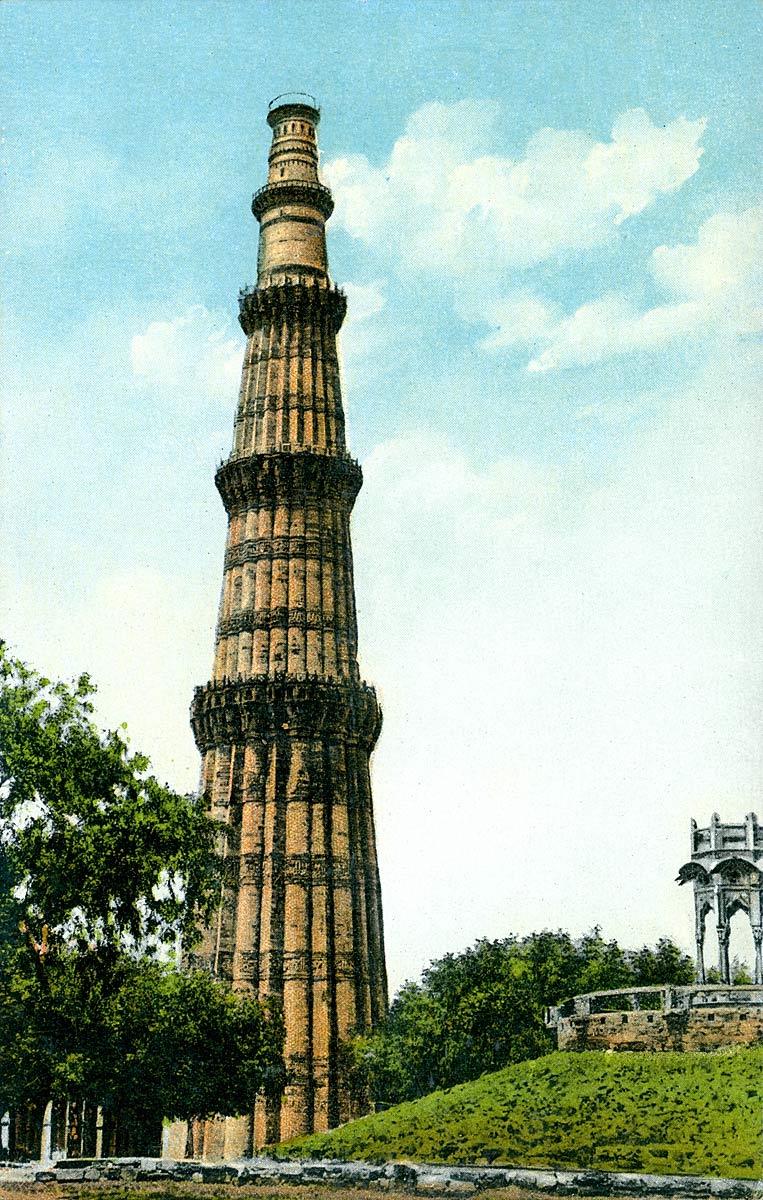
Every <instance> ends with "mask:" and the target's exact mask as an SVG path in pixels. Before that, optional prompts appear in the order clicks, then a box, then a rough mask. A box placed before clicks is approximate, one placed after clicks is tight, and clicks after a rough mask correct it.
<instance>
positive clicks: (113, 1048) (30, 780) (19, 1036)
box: [0, 646, 283, 1128]
mask: <svg viewBox="0 0 763 1200" xmlns="http://www.w3.org/2000/svg"><path fill="white" fill-rule="evenodd" d="M93 692H94V688H93V685H92V684H91V683H90V681H89V679H88V677H87V676H86V675H83V676H81V677H80V678H79V679H78V680H77V682H76V683H75V684H74V685H73V686H71V687H69V686H67V685H65V684H62V683H51V682H50V681H49V680H47V679H45V678H43V677H42V676H40V675H39V674H37V673H36V672H35V671H33V670H32V669H30V668H29V667H27V666H25V665H24V664H22V663H20V662H18V661H16V660H14V659H13V658H11V657H10V655H9V654H8V653H7V651H6V650H5V648H4V647H2V646H0V1112H2V1111H5V1110H6V1109H8V1108H14V1107H18V1106H21V1105H29V1104H32V1105H37V1106H38V1107H39V1106H40V1105H44V1103H45V1102H46V1101H47V1100H48V1099H51V1098H52V1099H55V1098H60V1099H71V1098H74V1097H77V1098H86V1099H89V1100H90V1101H92V1102H93V1103H96V1104H102V1105H104V1106H106V1107H107V1108H109V1107H110V1108H111V1109H112V1110H113V1111H117V1112H119V1113H120V1114H122V1115H123V1116H124V1114H130V1115H131V1119H132V1120H133V1121H137V1122H138V1124H142V1125H143V1126H144V1127H148V1125H150V1124H151V1122H153V1123H154V1128H156V1123H157V1122H158V1121H160V1120H161V1117H162V1116H177V1117H190V1116H200V1115H204V1114H207V1113H210V1112H215V1111H219V1112H227V1113H234V1112H241V1111H245V1110H246V1109H247V1108H250V1107H251V1105H252V1104H253V1102H254V1097H255V1094H256V1092H257V1091H258V1089H260V1088H261V1087H263V1086H267V1085H268V1084H269V1083H270V1084H272V1085H273V1086H276V1085H277V1083H278V1082H279V1081H280V1072H281V1055H280V1049H281V1044H282V1035H283V1031H282V1028H281V1022H280V1018H279V1016H278V1013H276V1012H275V1011H272V1010H266V1009H265V1008H263V1007H262V1006H261V1005H259V1004H258V1003H257V1002H256V1001H255V1000H253V999H248V998H243V997H238V996H235V995H233V994H232V993H231V991H230V990H229V989H228V988H227V987H225V986H224V985H223V984H221V983H219V982H217V981H216V980H214V979H212V978H211V977H210V976H208V975H206V974H203V973H201V972H195V973H190V974H188V973H183V972H180V971H178V970H177V969H175V968H174V966H173V963H172V959H173V954H172V952H171V951H170V950H169V948H170V947H176V946H177V941H178V939H179V938H180V937H181V936H182V938H183V939H184V944H185V945H186V946H188V945H191V944H192V943H193V941H194V939H195V937H196V935H197V930H198V928H199V926H200V925H201V923H202V922H203V921H205V920H207V919H208V918H209V915H210V913H211V912H212V910H213V907H214V904H215V902H216V900H217V899H218V897H219V886H220V861H219V856H218V854H217V853H216V844H217V842H218V839H219V836H220V830H219V829H218V827H217V826H216V825H215V824H214V823H213V822H212V821H211V820H210V819H209V817H208V816H207V815H206V809H205V804H204V801H203V799H201V798H198V797H194V796H182V795H179V794H178V793H176V792H173V791H172V790H170V789H169V788H167V787H164V786H162V785H161V784H160V783H159V782H158V781H157V780H156V779H155V778H154V777H153V776H152V775H150V774H149V771H148V767H149V763H148V760H147V759H146V758H145V757H144V756H143V755H140V754H135V753H131V752H130V750H129V746H128V742H127V738H126V736H125V733H124V730H123V729H122V730H117V731H112V732H108V733H105V734H101V733H100V731H99V730H98V729H97V727H96V726H95V724H94V723H93V721H92V713H93V705H92V700H91V697H92V695H93ZM158 959H163V960H164V961H158Z"/></svg>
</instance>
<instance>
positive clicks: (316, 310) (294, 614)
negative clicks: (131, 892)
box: [191, 99, 387, 1156]
mask: <svg viewBox="0 0 763 1200" xmlns="http://www.w3.org/2000/svg"><path fill="white" fill-rule="evenodd" d="M318 119H319V113H318V110H317V108H316V107H315V106H314V105H312V104H307V103H303V102H301V101H297V100H292V99H290V100H288V101H286V102H283V103H277V104H275V106H271V111H270V112H269V114H268V123H269V124H270V126H271V128H272V130H273V141H272V147H271V151H270V156H269V172H268V182H267V184H266V185H265V186H264V187H263V188H262V189H260V191H259V192H257V193H256V195H255V197H254V200H253V204H252V209H253V212H254V214H255V216H256V217H257V219H258V220H259V222H260V245H259V255H258V276H257V286H256V287H255V288H253V289H251V290H246V291H244V292H242V293H241V296H240V318H239V319H240V322H241V326H242V328H243V330H244V333H245V334H246V336H247V346H246V353H245V358H244V365H243V371H242V379H241V390H240V394H239V401H238V408H237V412H236V420H235V427H234V436H233V449H232V452H231V455H230V457H229V458H228V460H227V461H226V462H225V463H223V464H222V465H221V466H220V468H219V469H218V471H217V475H216V484H217V487H218V490H219V492H220V495H221V497H222V501H223V504H224V505H225V509H226V512H227V514H228V538H227V545H226V551H225V566H224V575H223V588H222V599H221V603H220V612H219V618H218V625H217V635H216V646H215V662H214V670H213V678H212V680H211V682H210V683H209V684H207V685H206V686H205V687H203V688H198V689H197V690H196V693H195V695H194V701H193V705H192V714H191V720H192V726H193V731H194V735H195V737H196V742H197V745H198V747H199V750H200V751H201V753H202V755H203V767H202V779H203V786H204V788H205V790H206V792H207V794H208V795H209V797H210V803H211V810H212V815H213V816H215V817H216V818H217V819H218V820H221V821H223V822H225V823H226V825H227V826H228V827H229V837H228V839H227V850H226V853H227V856H228V860H229V867H230V869H229V871H228V872H227V875H226V885H225V888H224V890H223V894H222V900H221V904H220V908H219V912H218V914H217V919H216V921H215V922H214V923H213V925H212V927H211V928H210V929H209V930H208V931H207V933H206V935H205V939H204V942H203V944H202V947H201V953H200V955H199V957H200V959H201V961H202V962H203V963H204V965H206V966H207V967H208V968H209V969H210V970H212V971H214V972H215V973H216V974H218V975H220V976H221V977H223V978H226V979H228V980H230V981H231V982H232V984H233V986H234V988H236V989H237V990H240V991H248V992H252V993H254V994H258V995H259V996H260V997H263V998H264V997H267V996H276V997H278V998H279V999H280V1000H281V1002H282V1004H283V1010H284V1019H285V1025H286V1047H285V1057H286V1066H287V1075H288V1078H287V1084H286V1088H285V1092H284V1094H283V1096H282V1097H281V1098H280V1099H279V1100H270V1101H265V1100H264V1099H263V1101H262V1102H261V1103H260V1102H258V1105H257V1109H256V1111H255V1113H254V1114H253V1115H252V1118H251V1120H248V1121H247V1120H245V1119H244V1120H240V1121H237V1122H226V1123H225V1130H224V1133H223V1134H221V1135H220V1136H222V1137H224V1141H225V1144H224V1145H218V1146H217V1147H214V1148H211V1152H213V1153H214V1152H216V1153H218V1154H220V1153H222V1154H224V1155H225V1156H229V1155H230V1154H241V1153H246V1152H247V1151H248V1150H251V1149H252V1148H254V1147H255V1146H258V1145H262V1144H263V1143H265V1142H272V1141H278V1140H280V1139H282V1138H286V1137H290V1136H293V1135H295V1134H297V1133H302V1132H310V1131H313V1130H323V1129H327V1128H330V1127H332V1126H333V1125H336V1124H338V1123H339V1122H341V1121H345V1120H347V1119H349V1118H350V1117H351V1116H353V1115H357V1109H358V1104H357V1101H353V1100H352V1099H351V1095H350V1090H349V1087H348V1082H347V1079H346V1078H345V1076H344V1073H343V1066H342V1063H343V1061H344V1058H343V1055H342V1043H343V1042H345V1041H346V1040H347V1039H349V1038H350V1037H351V1035H352V1034H353V1033H354V1032H356V1031H368V1030H370V1029H372V1028H373V1027H374V1026H375V1025H376V1024H377V1023H378V1022H379V1021H380V1020H381V1019H382V1018H383V1016H384V1014H385V1012H386V1008H387V983H386V971H385V962H384V941H383V931H382V914H381V894H380V887H379V874H378V867H377V856H376V837H375V830H374V818H373V807H372V800H371V785H370V775H369V758H370V754H371V751H372V750H373V747H374V744H375V742H376V739H377V737H378V734H379V729H380V725H381V713H380V710H379V706H378V703H377V700H376V696H375V693H374V691H373V688H371V687H369V686H368V685H367V684H365V683H363V682H362V681H361V679H360V674H359V670H358V663H357V642H358V638H357V622H356V616H355V591H354V583H353V571H352V551H351V546H350V514H351V511H352V507H353V504H354V502H355V498H356V496H357V494H358V491H359V489H360V486H361V482H362V475H361V470H360V467H359V466H358V464H357V463H356V462H355V461H354V460H353V459H352V458H350V456H349V455H348V453H347V451H346V447H345V429H344V413H343V407H342V396H341V388H340V382H339V365H338V359H337V347H336V336H337V333H338V331H339V328H340V327H341V324H342V321H343V319H344V315H345V309H346V301H345V298H344V296H343V294H342V293H341V292H340V291H338V290H337V289H336V288H335V287H334V286H333V284H332V283H331V280H330V278H329V275H328V266H327V258H326V241H325V222H326V219H327V217H328V216H329V215H330V214H331V211H332V206H333V205H332V200H331V193H330V192H329V190H328V189H327V188H326V187H324V186H323V184H321V183H320V181H319V178H318V148H317V138H316V128H317V124H318ZM208 1149H209V1148H208Z"/></svg>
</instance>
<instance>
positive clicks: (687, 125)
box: [324, 100, 705, 275]
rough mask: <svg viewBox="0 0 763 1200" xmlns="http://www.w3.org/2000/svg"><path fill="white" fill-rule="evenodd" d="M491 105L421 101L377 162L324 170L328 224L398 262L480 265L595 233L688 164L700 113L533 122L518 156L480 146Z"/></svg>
mask: <svg viewBox="0 0 763 1200" xmlns="http://www.w3.org/2000/svg"><path fill="white" fill-rule="evenodd" d="M501 121H502V116H501V109H500V107H499V106H498V105H495V104H487V103H482V104H481V103H478V102H477V101H472V100H464V101H461V102H459V103H457V104H453V105H445V104H440V103H432V104H426V105H424V106H423V107H422V108H421V109H419V110H418V111H417V112H416V113H414V114H413V116H412V117H411V118H410V120H409V121H408V124H407V126H406V130H405V133H404V134H403V136H402V137H400V138H399V139H398V140H397V141H396V142H395V145H394V146H393V148H392V152H391V154H390V157H389V161H388V162H387V163H386V164H384V165H383V166H381V167H378V168H377V167H373V166H372V165H371V164H370V163H369V161H368V159H366V158H365V157H364V156H362V155H354V156H351V157H346V158H340V159H336V160H334V161H333V162H329V163H328V164H327V165H326V166H325V169H324V174H325V177H326V180H327V182H328V183H329V184H330V186H331V187H332V189H333V191H334V196H335V200H336V215H335V221H336V222H337V223H338V224H340V225H342V226H344V228H345V229H346V230H347V231H348V232H349V233H350V234H352V235H353V236H354V237H356V238H359V239H361V240H363V241H365V242H367V243H369V244H373V245H375V246H376V247H377V248H378V249H379V250H380V251H381V252H382V253H383V254H388V255H389V256H390V257H391V258H392V259H393V261H394V262H395V265H396V267H397V268H398V269H399V270H401V271H403V272H404V271H406V270H412V269H413V270H417V271H423V272H426V273H430V274H432V273H433V274H437V273H441V274H444V275H447V274H450V273H453V272H455V273H458V274H462V275H465V274H470V273H474V274H480V273H490V272H491V271H495V270H500V269H502V268H505V267H507V266H514V267H525V266H530V265H532V264H534V263H538V262H542V261H544V260H547V259H549V258H552V257H554V256H556V255H558V254H561V253H565V252H569V251H575V250H580V249H584V248H586V247H589V246H593V245H596V244H598V243H601V242H603V241H606V240H607V239H608V238H610V237H611V236H612V235H613V232H614V230H615V228H616V226H617V225H618V224H620V223H621V222H622V221H624V220H626V219H627V218H628V217H630V216H632V215H634V214H636V213H639V212H641V211H643V209H645V208H646V207H647V206H648V205H649V204H651V203H652V202H653V201H654V200H655V199H656V197H657V196H658V195H659V194H660V193H664V192H670V191H674V190H675V189H676V188H678V187H680V185H681V184H682V183H683V182H685V180H686V179H688V178H689V177H690V176H691V175H693V174H694V172H695V171H696V170H697V167H698V165H699V158H700V155H701V153H702V150H701V147H700V146H699V145H698V143H699V139H700V138H701V136H702V133H703V131H704V128H705V121H704V120H698V121H687V120H686V119H685V118H684V117H678V118H677V119H676V120H674V121H671V122H669V123H668V124H667V125H665V126H662V127H659V126H656V125H654V124H653V122H652V121H651V119H650V118H649V116H648V115H647V113H645V112H644V111H643V110H642V109H633V110H631V111H629V112H627V113H624V114H623V115H622V116H620V117H618V119H617V120H616V122H615V125H614V128H613V132H612V140H611V141H610V142H606V143H601V142H596V141H594V140H593V139H592V138H591V137H589V136H588V135H587V134H586V133H584V132H580V131H564V130H562V131H560V130H554V129H544V130H541V131H540V132H539V133H537V134H536V135H535V136H534V137H533V138H531V140H530V142H529V143H528V145H527V148H526V151H525V156H524V158H523V159H521V160H519V161H514V160H512V159H510V158H505V157H499V156H496V155H492V154H489V153H487V152H486V150H487V148H488V146H489V145H490V144H492V143H494V142H495V141H496V140H497V139H498V138H500V136H501V133H502V130H501Z"/></svg>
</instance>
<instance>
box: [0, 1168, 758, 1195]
mask: <svg viewBox="0 0 763 1200" xmlns="http://www.w3.org/2000/svg"><path fill="white" fill-rule="evenodd" d="M99 1180H104V1181H105V1180H115V1181H116V1180H119V1181H122V1182H124V1181H128V1180H131V1181H140V1182H142V1181H144V1180H145V1181H147V1182H149V1181H160V1180H168V1181H169V1180H175V1181H178V1182H179V1181H181V1180H189V1181H193V1182H195V1183H254V1184H256V1183H262V1184H264V1185H267V1184H271V1185H272V1184H277V1183H293V1184H308V1185H309V1184H316V1183H325V1184H328V1185H333V1186H335V1187H337V1188H341V1187H366V1188H374V1189H375V1188H379V1190H380V1191H400V1192H408V1193H409V1194H413V1195H428V1196H449V1195H463V1196H468V1195H472V1194H474V1193H475V1192H478V1191H480V1192H481V1191H489V1190H490V1189H493V1188H500V1187H511V1186H513V1187H520V1188H533V1189H535V1190H536V1191H539V1192H548V1193H550V1194H553V1195H556V1196H576V1195H577V1196H644V1197H646V1196H673V1197H677V1198H678V1197H681V1198H683V1197H688V1198H689V1200H694V1198H697V1200H699V1198H701V1197H724V1198H727V1200H737V1198H739V1200H747V1198H748V1197H758V1198H763V1182H760V1181H756V1180H753V1179H706V1178H701V1177H700V1176H696V1175H641V1174H638V1173H636V1172H621V1171H594V1170H577V1171H557V1170H551V1169H549V1170H534V1169H532V1168H529V1167H527V1168H522V1167H519V1168H516V1167H477V1166H474V1167H467V1166H464V1167H459V1166H444V1165H439V1164H438V1165H435V1164H428V1163H413V1162H388V1163H381V1164H375V1163H368V1162H337V1161H335V1160H329V1159H321V1160H315V1159H310V1160H301V1161H300V1160H290V1159H278V1158H247V1159H241V1160H240V1161H239V1162H233V1163H210V1162H189V1161H178V1160H176V1159H168V1158H111V1159H95V1160H90V1159H88V1160H81V1161H80V1160H77V1159H66V1160H62V1161H61V1160H59V1161H58V1162H56V1163H54V1164H52V1165H51V1166H45V1165H43V1164H42V1163H18V1164H10V1163H9V1164H6V1165H2V1164H0V1184H2V1183H16V1184H18V1183H33V1182H36V1183H58V1184H61V1183H95V1182H97V1181H99Z"/></svg>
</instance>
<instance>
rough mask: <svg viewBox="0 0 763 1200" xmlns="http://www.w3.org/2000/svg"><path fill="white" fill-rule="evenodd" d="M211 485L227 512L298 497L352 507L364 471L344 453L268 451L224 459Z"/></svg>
mask: <svg viewBox="0 0 763 1200" xmlns="http://www.w3.org/2000/svg"><path fill="white" fill-rule="evenodd" d="M215 483H216V484H217V490H218V492H219V493H220V495H221V497H222V501H223V504H224V505H225V509H226V512H227V513H228V515H230V514H231V513H237V512H242V511H246V510H247V509H250V508H258V507H259V506H260V505H272V504H273V503H275V502H276V501H277V500H282V501H285V502H289V503H290V502H291V501H293V500H295V499H297V498H302V499H303V500H307V499H308V498H309V499H311V500H324V499H328V500H341V501H342V502H343V503H344V504H346V505H347V506H348V508H352V506H353V504H354V503H355V498H356V496H357V494H358V492H359V491H360V488H361V485H362V483H363V472H362V471H361V469H360V464H359V463H358V462H356V461H355V459H354V458H350V456H349V454H325V453H323V454H321V453H316V452H315V451H312V450H303V451H300V452H299V453H291V454H285V453H279V452H277V451H271V452H268V453H266V454H251V455H249V456H248V457H246V458H229V459H228V461H227V462H224V463H222V464H221V465H220V466H219V467H218V469H217V473H216V475H215Z"/></svg>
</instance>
